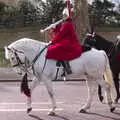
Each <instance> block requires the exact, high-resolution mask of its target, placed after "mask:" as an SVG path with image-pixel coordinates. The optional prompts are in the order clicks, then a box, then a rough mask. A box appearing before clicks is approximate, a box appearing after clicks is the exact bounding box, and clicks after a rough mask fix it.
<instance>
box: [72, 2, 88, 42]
mask: <svg viewBox="0 0 120 120" xmlns="http://www.w3.org/2000/svg"><path fill="white" fill-rule="evenodd" d="M74 10H75V12H74V13H73V21H74V24H75V30H76V32H77V35H78V38H79V39H80V41H82V40H83V38H84V37H85V34H86V33H87V32H88V31H90V24H89V15H88V3H87V0H74Z"/></svg>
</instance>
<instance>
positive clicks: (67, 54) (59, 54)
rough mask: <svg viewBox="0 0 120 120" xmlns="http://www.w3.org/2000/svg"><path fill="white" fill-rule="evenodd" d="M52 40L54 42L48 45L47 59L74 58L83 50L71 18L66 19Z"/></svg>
mask: <svg viewBox="0 0 120 120" xmlns="http://www.w3.org/2000/svg"><path fill="white" fill-rule="evenodd" d="M51 41H52V43H53V44H51V45H50V46H49V47H48V50H47V54H46V58H47V59H55V60H72V59H75V58H77V57H79V56H80V55H81V53H82V51H83V50H82V46H81V45H80V42H79V40H78V39H77V36H76V34H75V32H74V27H73V24H72V21H71V20H67V21H65V22H64V23H63V24H62V25H61V27H60V29H59V30H58V29H57V32H56V35H55V36H54V37H53V38H52V40H51Z"/></svg>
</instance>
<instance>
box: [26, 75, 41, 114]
mask: <svg viewBox="0 0 120 120" xmlns="http://www.w3.org/2000/svg"><path fill="white" fill-rule="evenodd" d="M39 83H40V81H39V80H38V79H37V78H36V77H33V80H32V83H31V85H30V92H31V96H32V91H33V90H34V88H36V86H37V85H39ZM31 103H32V100H31V97H27V113H30V112H31V111H32V107H31Z"/></svg>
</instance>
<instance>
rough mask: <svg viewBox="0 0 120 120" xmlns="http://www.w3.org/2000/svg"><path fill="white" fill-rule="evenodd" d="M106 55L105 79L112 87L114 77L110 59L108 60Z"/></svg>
mask: <svg viewBox="0 0 120 120" xmlns="http://www.w3.org/2000/svg"><path fill="white" fill-rule="evenodd" d="M104 55H105V58H106V68H105V73H104V79H105V81H106V82H107V83H108V84H109V85H110V86H112V82H113V75H112V71H111V68H110V63H109V59H108V56H107V55H106V53H105V52H104Z"/></svg>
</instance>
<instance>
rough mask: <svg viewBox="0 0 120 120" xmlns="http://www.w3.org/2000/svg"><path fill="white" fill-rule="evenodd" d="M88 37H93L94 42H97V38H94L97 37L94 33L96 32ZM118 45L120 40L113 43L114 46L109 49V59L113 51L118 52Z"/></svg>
mask: <svg viewBox="0 0 120 120" xmlns="http://www.w3.org/2000/svg"><path fill="white" fill-rule="evenodd" d="M87 36H91V37H92V40H93V41H96V40H95V38H94V37H95V33H94V32H93V33H88V34H87ZM118 43H119V39H117V40H116V41H115V43H113V45H112V46H111V47H110V48H108V56H109V57H110V56H111V54H112V52H113V50H114V49H115V50H116V47H117V45H118Z"/></svg>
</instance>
